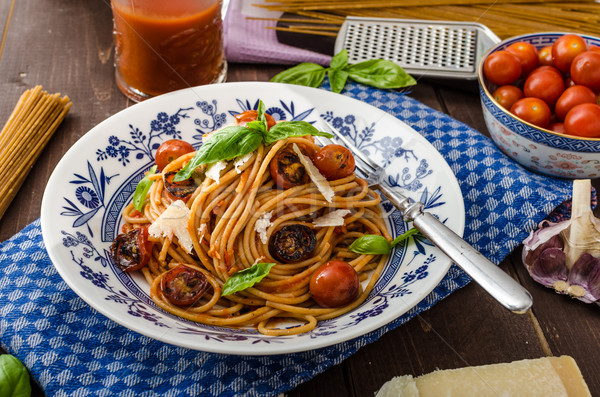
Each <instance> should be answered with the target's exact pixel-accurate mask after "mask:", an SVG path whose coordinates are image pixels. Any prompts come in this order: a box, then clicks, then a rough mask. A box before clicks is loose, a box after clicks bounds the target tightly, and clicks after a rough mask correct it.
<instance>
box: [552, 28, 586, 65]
mask: <svg viewBox="0 0 600 397" xmlns="http://www.w3.org/2000/svg"><path fill="white" fill-rule="evenodd" d="M587 49H588V48H587V44H586V42H585V41H584V40H583V38H581V36H578V35H576V34H565V35H564V36H560V37H559V38H558V39H557V40H556V41H555V42H554V44H552V61H553V62H554V66H556V67H557V68H558V70H560V71H561V72H565V73H567V72H569V68H570V67H571V62H572V61H573V59H574V58H575V57H576V56H577V55H579V54H581V53H582V52H585V51H587Z"/></svg>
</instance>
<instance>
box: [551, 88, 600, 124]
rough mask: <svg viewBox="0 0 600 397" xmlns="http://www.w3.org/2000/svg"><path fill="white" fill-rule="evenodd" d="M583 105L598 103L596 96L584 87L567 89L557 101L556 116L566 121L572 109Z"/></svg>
mask: <svg viewBox="0 0 600 397" xmlns="http://www.w3.org/2000/svg"><path fill="white" fill-rule="evenodd" d="M582 103H596V94H594V92H593V91H592V90H590V89H589V88H587V87H586V86H583V85H574V86H572V87H569V88H567V89H566V90H565V91H564V92H563V93H562V94H561V96H560V97H559V98H558V101H556V106H555V107H554V114H556V117H557V118H558V119H559V120H561V121H562V120H564V119H565V117H566V115H567V113H568V112H569V110H571V108H573V107H574V106H576V105H579V104H582Z"/></svg>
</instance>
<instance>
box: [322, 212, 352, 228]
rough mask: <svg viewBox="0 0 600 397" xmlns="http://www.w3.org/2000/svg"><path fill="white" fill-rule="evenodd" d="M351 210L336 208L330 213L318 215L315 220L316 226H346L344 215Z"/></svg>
mask: <svg viewBox="0 0 600 397" xmlns="http://www.w3.org/2000/svg"><path fill="white" fill-rule="evenodd" d="M350 212H351V211H350V210H335V211H331V212H330V213H328V214H325V215H323V216H320V217H318V218H317V219H315V220H314V221H313V225H315V226H316V227H327V226H344V217H345V216H346V215H348V214H349V213H350Z"/></svg>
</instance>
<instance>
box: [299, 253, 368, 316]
mask: <svg viewBox="0 0 600 397" xmlns="http://www.w3.org/2000/svg"><path fill="white" fill-rule="evenodd" d="M309 290H310V294H311V295H312V298H313V299H314V300H315V302H317V304H318V305H319V306H322V307H340V306H345V305H347V304H349V303H351V302H353V301H354V300H355V299H356V298H357V297H358V295H359V293H360V281H359V279H358V273H356V270H354V268H353V267H352V266H350V265H349V264H348V263H347V262H344V261H340V260H332V261H329V262H326V263H324V264H323V265H321V266H320V267H319V268H318V269H317V270H316V271H315V272H314V273H313V275H312V276H311V278H310V285H309Z"/></svg>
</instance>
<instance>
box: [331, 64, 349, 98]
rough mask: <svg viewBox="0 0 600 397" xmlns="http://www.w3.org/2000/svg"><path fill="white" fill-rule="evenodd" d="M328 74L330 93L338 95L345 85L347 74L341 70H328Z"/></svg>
mask: <svg viewBox="0 0 600 397" xmlns="http://www.w3.org/2000/svg"><path fill="white" fill-rule="evenodd" d="M328 74H329V84H330V85H331V91H332V92H337V93H338V94H339V93H340V92H342V90H343V89H344V86H345V85H346V81H347V80H348V72H346V71H345V70H342V69H330V70H329V72H328Z"/></svg>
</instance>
